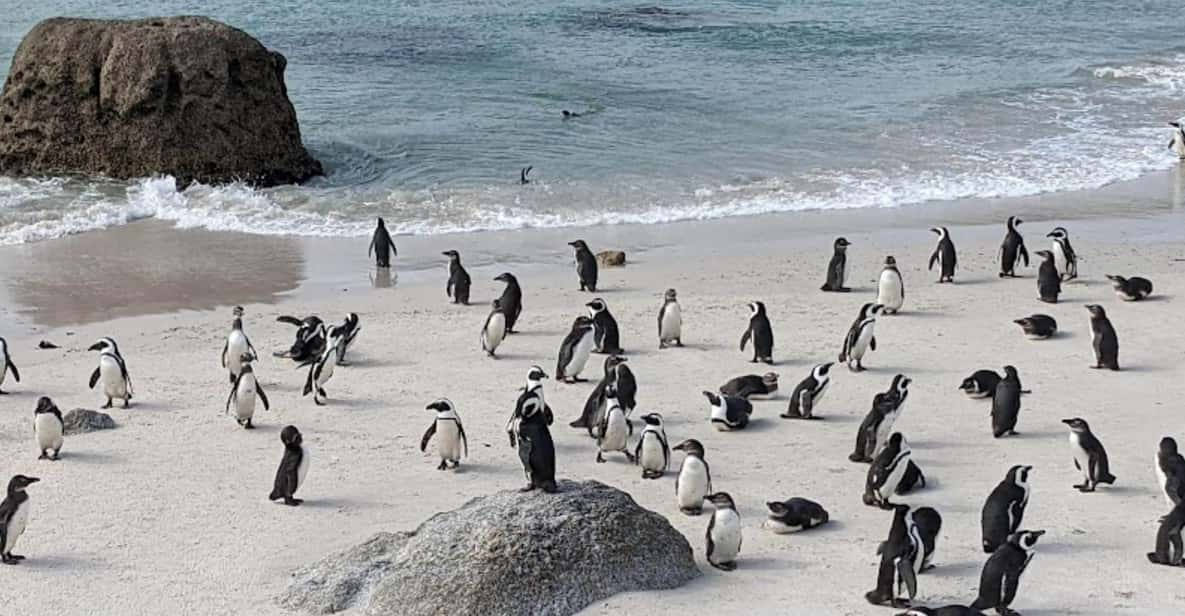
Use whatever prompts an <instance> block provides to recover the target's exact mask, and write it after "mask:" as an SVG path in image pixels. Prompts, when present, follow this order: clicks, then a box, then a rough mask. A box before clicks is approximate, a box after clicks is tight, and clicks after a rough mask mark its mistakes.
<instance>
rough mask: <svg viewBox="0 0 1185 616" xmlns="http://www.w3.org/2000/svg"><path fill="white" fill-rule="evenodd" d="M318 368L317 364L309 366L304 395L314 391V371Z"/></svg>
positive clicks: (302, 393)
mask: <svg viewBox="0 0 1185 616" xmlns="http://www.w3.org/2000/svg"><path fill="white" fill-rule="evenodd" d="M316 370H317V366H316V364H313V365H310V366H309V376H308V377H307V378H305V381H304V390H303V391H302V392H301V395H302V396H307V395H309V394H311V393H313V380H314V378H315V377H314V376H313V372H315V371H316Z"/></svg>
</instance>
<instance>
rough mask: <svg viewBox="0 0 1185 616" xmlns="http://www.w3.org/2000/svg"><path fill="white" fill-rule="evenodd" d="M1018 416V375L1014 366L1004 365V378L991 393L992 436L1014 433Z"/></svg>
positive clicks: (998, 436)
mask: <svg viewBox="0 0 1185 616" xmlns="http://www.w3.org/2000/svg"><path fill="white" fill-rule="evenodd" d="M1019 416H1020V376H1019V375H1018V374H1017V372H1016V367H1015V366H1004V378H1003V379H1000V382H999V383H997V384H996V391H995V392H994V393H993V394H992V436H994V437H995V438H1000V437H1002V436H1012V435H1015V434H1016V420H1017V418H1018V417H1019Z"/></svg>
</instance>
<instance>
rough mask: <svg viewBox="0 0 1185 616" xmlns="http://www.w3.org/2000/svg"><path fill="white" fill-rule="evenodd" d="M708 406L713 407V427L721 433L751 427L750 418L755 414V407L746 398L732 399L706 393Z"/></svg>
mask: <svg viewBox="0 0 1185 616" xmlns="http://www.w3.org/2000/svg"><path fill="white" fill-rule="evenodd" d="M704 397H706V398H707V399H708V404H710V405H711V406H712V412H711V422H712V427H713V428H716V429H717V430H719V431H721V432H730V431H732V430H743V429H744V428H745V427H746V426H748V425H749V416H750V415H752V414H753V405H752V404H751V403H750V402H749V401H748V400H746V399H744V398H731V397H729V396H724V395H720V394H715V393H712V392H710V391H705V392H704Z"/></svg>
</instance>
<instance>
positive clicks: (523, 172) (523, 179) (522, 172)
mask: <svg viewBox="0 0 1185 616" xmlns="http://www.w3.org/2000/svg"><path fill="white" fill-rule="evenodd" d="M532 169H534V167H531V166H527V167H523V168H522V169H519V172H518V183H519V184H522V185H523V186H526V185H527V184H530V183H531V180H530V178H528V177H527V176H528V175H531V170H532Z"/></svg>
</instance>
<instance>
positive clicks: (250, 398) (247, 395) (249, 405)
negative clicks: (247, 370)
mask: <svg viewBox="0 0 1185 616" xmlns="http://www.w3.org/2000/svg"><path fill="white" fill-rule="evenodd" d="M254 415H255V376H254V375H247V376H244V377H243V378H241V379H239V388H238V389H237V390H235V417H237V418H238V419H251V417H253V416H254Z"/></svg>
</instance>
